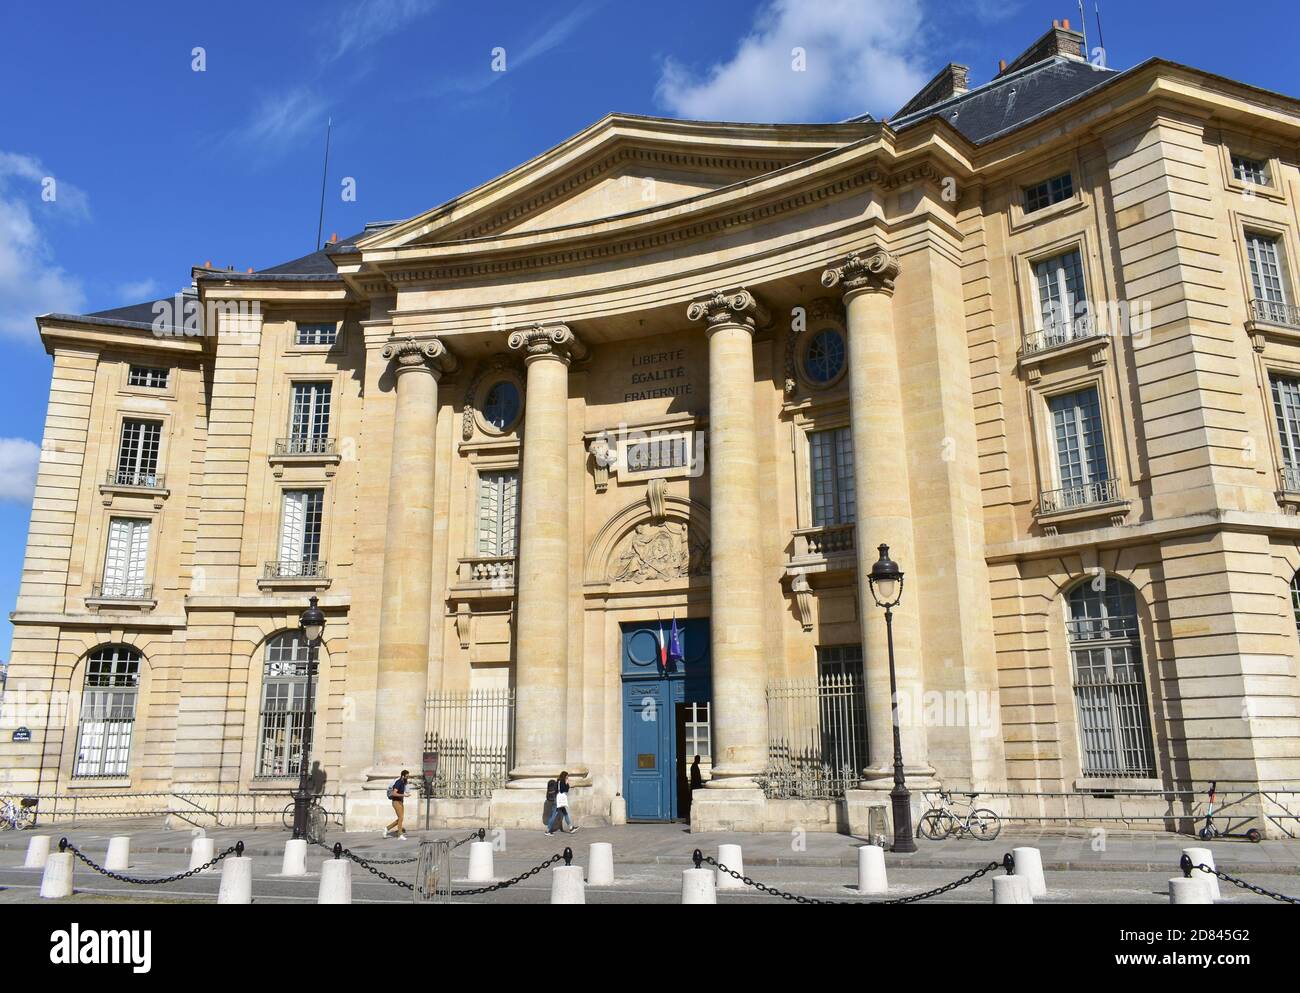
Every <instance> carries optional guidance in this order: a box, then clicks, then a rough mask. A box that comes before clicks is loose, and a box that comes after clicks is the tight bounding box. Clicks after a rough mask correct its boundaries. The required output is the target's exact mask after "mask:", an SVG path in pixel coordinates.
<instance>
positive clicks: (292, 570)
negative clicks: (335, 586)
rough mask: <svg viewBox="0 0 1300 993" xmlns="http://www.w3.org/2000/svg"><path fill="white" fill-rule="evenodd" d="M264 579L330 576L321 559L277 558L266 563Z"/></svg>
mask: <svg viewBox="0 0 1300 993" xmlns="http://www.w3.org/2000/svg"><path fill="white" fill-rule="evenodd" d="M262 578H263V579H317V580H324V579H327V578H329V574H328V573H327V571H326V569H325V563H324V562H322V561H319V560H315V559H313V560H311V561H304V560H300V559H275V560H273V561H271V562H268V563H266V570H265V571H264V572H263V573H262Z"/></svg>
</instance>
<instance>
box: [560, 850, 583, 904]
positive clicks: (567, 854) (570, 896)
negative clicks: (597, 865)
mask: <svg viewBox="0 0 1300 993" xmlns="http://www.w3.org/2000/svg"><path fill="white" fill-rule="evenodd" d="M572 861H573V849H571V848H566V849H565V850H564V865H559V866H556V867H555V868H554V869H552V870H551V903H586V902H587V894H586V887H585V884H584V883H583V879H582V866H580V865H571V864H570V863H571V862H572Z"/></svg>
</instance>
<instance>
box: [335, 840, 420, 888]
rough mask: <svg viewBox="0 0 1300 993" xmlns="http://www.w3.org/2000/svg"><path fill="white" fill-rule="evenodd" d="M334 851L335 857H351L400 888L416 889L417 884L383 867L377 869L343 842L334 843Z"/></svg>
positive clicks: (409, 860) (362, 866) (387, 863)
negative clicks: (344, 845) (393, 875)
mask: <svg viewBox="0 0 1300 993" xmlns="http://www.w3.org/2000/svg"><path fill="white" fill-rule="evenodd" d="M333 852H334V857H335V858H336V859H341V858H349V859H351V860H352V861H353V862H355V863H356V864H357V865H359V866H361V868H363V869H365V870H366V872H368V873H370V874H371V875H372V876H378V877H379V878H380V879H382V880H383V881H384V882H386V883H392V884H393V885H394V886H397V887H399V888H400V889H404V890H412V891H414V889H415V885H414V884H413V883H408V882H406V881H405V880H403V879H394V878H393V877H392V876H390V875H389V874H388V873H386V872H384V871H383V870H382V869H376V868H375V866H374V865H373V864H372V863H371V862H370V861H369V860H368V859H363V858H362V857H361V856H360V855H357V854H356V853H355V852H353V851H351V850H349V849H347V848H344V847H343V843H342V842H338V841H336V842H335V843H334V848H333ZM417 857H418V856H417ZM404 861H407V862H414V861H415V859H405V860H404ZM382 864H384V865H392V864H393V863H392V862H386V863H382Z"/></svg>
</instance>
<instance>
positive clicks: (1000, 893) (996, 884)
mask: <svg viewBox="0 0 1300 993" xmlns="http://www.w3.org/2000/svg"><path fill="white" fill-rule="evenodd" d="M993 902H994V903H1033V902H1034V897H1033V895H1032V894H1031V893H1030V892H1029V880H1028V879H1026V878H1025V877H1024V876H994V877H993Z"/></svg>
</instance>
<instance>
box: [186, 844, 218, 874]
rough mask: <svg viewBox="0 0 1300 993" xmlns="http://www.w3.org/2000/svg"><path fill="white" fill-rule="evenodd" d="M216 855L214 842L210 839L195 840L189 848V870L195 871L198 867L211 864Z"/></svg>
mask: <svg viewBox="0 0 1300 993" xmlns="http://www.w3.org/2000/svg"><path fill="white" fill-rule="evenodd" d="M216 854H217V846H216V842H214V841H213V840H212V839H211V838H195V839H194V844H193V845H191V846H190V868H191V869H197V868H198V867H199V866H201V865H204V864H206V863H208V862H211V861H212V859H213V858H214V857H215V856H216Z"/></svg>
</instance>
